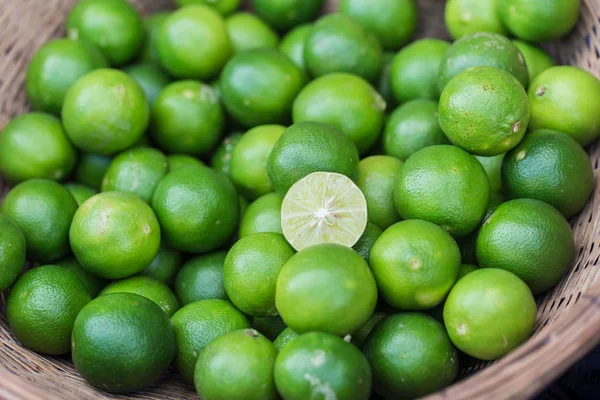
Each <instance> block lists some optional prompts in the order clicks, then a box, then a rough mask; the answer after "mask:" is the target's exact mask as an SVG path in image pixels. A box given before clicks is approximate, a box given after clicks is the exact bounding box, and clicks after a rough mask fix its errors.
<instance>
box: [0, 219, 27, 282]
mask: <svg viewBox="0 0 600 400" xmlns="http://www.w3.org/2000/svg"><path fill="white" fill-rule="evenodd" d="M26 246H27V245H26V244H25V235H24V234H23V231H22V230H21V228H19V225H17V224H16V223H15V222H13V220H11V219H10V218H9V217H7V216H6V215H3V214H0V290H1V291H4V290H6V289H8V288H9V287H11V286H12V284H13V283H15V281H16V280H17V278H18V277H19V274H20V273H21V271H22V270H23V267H24V266H25V252H26V250H27V249H26Z"/></svg>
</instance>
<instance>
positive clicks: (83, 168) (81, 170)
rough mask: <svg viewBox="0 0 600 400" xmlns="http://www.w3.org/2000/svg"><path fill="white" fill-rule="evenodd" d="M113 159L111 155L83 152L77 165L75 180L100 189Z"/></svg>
mask: <svg viewBox="0 0 600 400" xmlns="http://www.w3.org/2000/svg"><path fill="white" fill-rule="evenodd" d="M111 161H112V158H111V157H108V156H102V155H99V154H93V153H81V154H80V156H79V162H78V163H77V166H76V167H75V180H76V181H77V182H81V183H83V184H85V185H88V186H90V187H92V188H94V189H97V190H100V186H102V179H103V178H104V174H105V173H106V170H107V169H108V166H109V165H110V163H111Z"/></svg>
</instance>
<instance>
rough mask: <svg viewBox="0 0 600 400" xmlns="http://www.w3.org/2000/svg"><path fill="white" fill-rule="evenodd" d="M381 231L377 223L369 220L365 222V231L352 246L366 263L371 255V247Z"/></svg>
mask: <svg viewBox="0 0 600 400" xmlns="http://www.w3.org/2000/svg"><path fill="white" fill-rule="evenodd" d="M382 233H383V231H382V230H381V229H379V228H378V227H377V225H375V224H372V223H370V222H369V223H367V229H365V232H364V233H363V234H362V236H361V237H360V239H358V242H356V244H355V245H354V246H353V247H352V248H353V249H354V250H356V252H357V253H358V254H360V256H361V257H362V258H363V259H364V260H365V261H366V262H367V263H368V262H369V258H370V256H371V249H372V248H373V245H374V244H375V242H376V241H377V239H378V238H379V236H381V234H382Z"/></svg>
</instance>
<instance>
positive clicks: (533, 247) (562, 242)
mask: <svg viewBox="0 0 600 400" xmlns="http://www.w3.org/2000/svg"><path fill="white" fill-rule="evenodd" d="M515 249H519V251H518V252H516V251H515ZM573 254H574V245H573V233H572V232H571V227H570V226H569V223H568V222H567V220H566V219H565V217H563V216H562V214H561V213H560V212H559V211H558V210H556V209H555V208H554V207H552V206H550V205H548V204H546V203H543V202H541V201H539V200H534V199H516V200H511V201H507V202H506V203H503V204H501V205H500V206H499V207H498V208H497V209H496V210H495V211H494V212H493V213H492V215H490V216H489V217H488V219H487V220H486V221H485V222H484V224H483V226H482V227H481V229H480V230H479V235H478V236H477V260H478V261H479V266H480V267H482V268H501V269H505V270H507V271H510V272H512V273H514V274H515V275H517V276H518V277H519V278H521V279H522V280H523V281H525V283H527V284H528V285H529V287H530V288H531V291H532V292H533V294H539V293H543V292H545V291H547V290H548V289H550V288H551V287H553V286H554V285H556V284H557V283H558V282H559V281H560V279H561V278H562V277H563V275H564V274H565V273H566V272H567V269H568V268H569V266H570V265H571V260H572V259H573Z"/></svg>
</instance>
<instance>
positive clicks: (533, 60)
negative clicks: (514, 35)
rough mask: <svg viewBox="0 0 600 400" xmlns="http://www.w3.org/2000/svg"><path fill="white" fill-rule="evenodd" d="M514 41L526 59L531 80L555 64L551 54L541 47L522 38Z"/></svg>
mask: <svg viewBox="0 0 600 400" xmlns="http://www.w3.org/2000/svg"><path fill="white" fill-rule="evenodd" d="M512 42H513V44H514V45H515V46H517V49H519V51H520V52H521V54H522V55H523V58H524V59H525V64H526V65H527V71H528V72H529V80H530V81H533V80H534V79H535V78H536V77H537V76H538V75H539V74H540V73H542V72H543V71H545V70H547V69H548V68H550V67H553V66H554V65H555V62H554V60H553V59H552V57H551V56H550V54H548V53H546V51H545V50H543V49H541V48H540V47H537V46H534V45H532V44H530V43H527V42H523V41H520V40H513V41H512Z"/></svg>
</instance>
